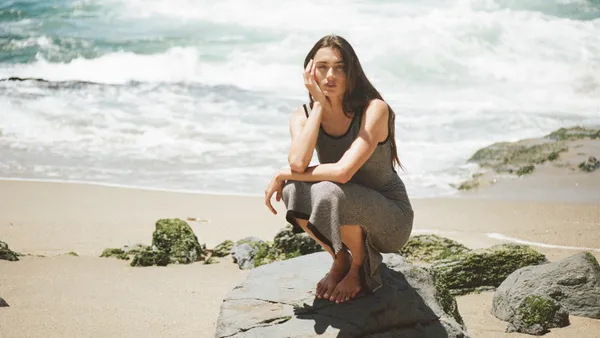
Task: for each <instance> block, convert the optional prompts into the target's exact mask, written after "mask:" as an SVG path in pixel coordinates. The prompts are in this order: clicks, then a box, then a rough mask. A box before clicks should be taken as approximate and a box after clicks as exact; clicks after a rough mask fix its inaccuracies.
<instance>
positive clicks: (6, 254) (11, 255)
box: [0, 241, 20, 262]
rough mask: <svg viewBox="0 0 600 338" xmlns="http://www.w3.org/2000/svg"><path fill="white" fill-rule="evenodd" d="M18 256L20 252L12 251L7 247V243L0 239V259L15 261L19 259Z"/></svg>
mask: <svg viewBox="0 0 600 338" xmlns="http://www.w3.org/2000/svg"><path fill="white" fill-rule="evenodd" d="M19 256H20V254H19V253H17V252H14V251H12V250H11V249H10V248H9V247H8V244H6V243H5V242H2V241H0V259H2V260H6V261H12V262H16V261H18V260H19Z"/></svg>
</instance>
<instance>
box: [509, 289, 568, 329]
mask: <svg viewBox="0 0 600 338" xmlns="http://www.w3.org/2000/svg"><path fill="white" fill-rule="evenodd" d="M567 325H569V312H568V311H566V310H565V309H564V308H562V306H561V305H560V304H559V303H557V302H556V301H555V300H554V299H552V298H549V297H546V296H539V295H530V296H527V297H526V298H525V299H523V300H522V301H521V303H520V304H519V305H518V306H517V308H516V310H515V315H514V316H513V317H512V318H511V320H510V323H509V324H508V327H507V328H506V332H522V333H527V334H532V335H538V336H539V335H543V334H544V333H547V332H549V330H548V329H550V328H554V327H565V326H567Z"/></svg>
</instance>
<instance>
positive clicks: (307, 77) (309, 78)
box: [304, 59, 331, 110]
mask: <svg viewBox="0 0 600 338" xmlns="http://www.w3.org/2000/svg"><path fill="white" fill-rule="evenodd" d="M315 69H316V66H315V63H314V59H312V60H310V61H309V62H308V64H307V65H306V68H305V69H304V86H306V89H308V92H309V93H310V95H311V96H312V97H313V99H314V100H315V101H317V102H319V103H320V104H321V107H323V108H324V109H325V110H328V108H331V104H330V103H329V100H328V99H327V96H325V94H323V91H322V90H321V87H319V82H318V81H317V78H316V77H315Z"/></svg>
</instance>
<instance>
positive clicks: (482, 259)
mask: <svg viewBox="0 0 600 338" xmlns="http://www.w3.org/2000/svg"><path fill="white" fill-rule="evenodd" d="M546 262H547V259H546V257H545V256H544V255H542V254H540V253H539V252H537V251H535V250H533V249H532V248H531V247H529V246H526V245H518V244H499V245H494V246H492V247H490V248H487V249H480V250H474V251H471V252H467V253H464V254H460V255H456V256H454V257H451V258H449V259H444V260H440V261H436V262H435V263H433V264H432V266H431V269H432V270H433V272H434V273H435V274H436V275H437V276H439V277H440V279H441V280H443V281H444V282H445V283H446V285H447V286H448V288H449V289H450V290H451V292H452V293H453V294H455V295H459V294H465V293H469V292H472V291H478V290H489V289H494V288H495V287H497V286H499V285H500V284H501V283H502V282H503V281H504V279H506V277H508V276H509V275H510V274H511V273H513V272H514V271H516V270H518V269H520V268H522V267H525V266H530V265H538V264H542V263H546Z"/></svg>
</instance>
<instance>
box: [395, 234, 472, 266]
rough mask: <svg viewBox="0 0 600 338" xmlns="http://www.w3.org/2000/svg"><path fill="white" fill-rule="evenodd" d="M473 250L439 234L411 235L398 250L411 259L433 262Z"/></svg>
mask: <svg viewBox="0 0 600 338" xmlns="http://www.w3.org/2000/svg"><path fill="white" fill-rule="evenodd" d="M469 251H471V250H470V249H469V248H467V247H466V246H464V245H462V244H460V243H458V242H456V241H453V240H451V239H448V238H444V237H440V236H438V235H417V236H414V237H411V238H410V239H409V240H408V242H407V243H406V244H405V245H404V247H402V249H400V251H399V252H398V253H399V254H401V255H402V256H404V257H405V258H406V259H407V260H409V261H422V262H427V263H430V262H433V261H437V260H441V259H446V258H450V257H452V256H455V255H458V254H462V253H466V252H469Z"/></svg>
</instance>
